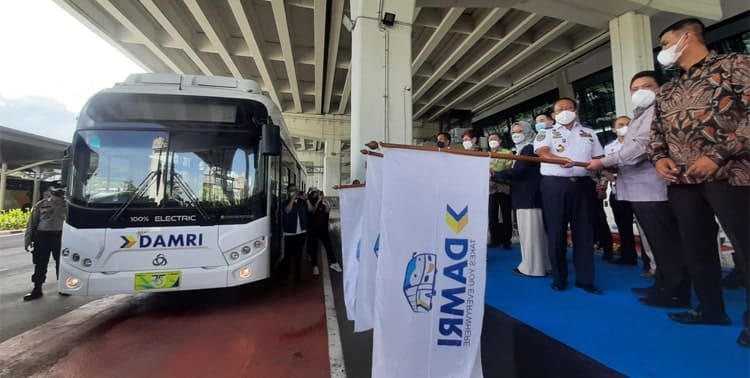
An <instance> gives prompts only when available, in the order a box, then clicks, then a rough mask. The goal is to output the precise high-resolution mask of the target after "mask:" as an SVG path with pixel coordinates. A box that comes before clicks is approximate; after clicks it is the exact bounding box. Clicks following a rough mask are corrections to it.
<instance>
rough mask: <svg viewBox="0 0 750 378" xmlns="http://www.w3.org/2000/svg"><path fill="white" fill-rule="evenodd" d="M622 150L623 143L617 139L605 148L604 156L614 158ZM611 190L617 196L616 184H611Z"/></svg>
mask: <svg viewBox="0 0 750 378" xmlns="http://www.w3.org/2000/svg"><path fill="white" fill-rule="evenodd" d="M620 150H622V142H620V140H619V139H615V140H614V141H612V142H610V143H609V144H607V145H606V146H604V155H605V156H612V155H615V154H617V153H618V152H620ZM615 176H617V174H615ZM610 188H612V193H615V194H617V185H616V184H615V183H614V182H611V183H610Z"/></svg>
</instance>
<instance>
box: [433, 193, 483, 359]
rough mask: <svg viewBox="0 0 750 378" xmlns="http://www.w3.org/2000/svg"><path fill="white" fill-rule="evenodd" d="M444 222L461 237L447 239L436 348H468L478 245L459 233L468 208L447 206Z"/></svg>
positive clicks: (445, 239)
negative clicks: (439, 346) (456, 209)
mask: <svg viewBox="0 0 750 378" xmlns="http://www.w3.org/2000/svg"><path fill="white" fill-rule="evenodd" d="M445 223H446V224H447V225H448V228H449V230H446V231H449V232H450V231H453V233H455V234H456V235H457V236H459V237H455V238H454V237H447V235H446V236H445V237H444V253H445V256H446V257H447V260H448V263H449V264H450V265H447V266H446V267H445V268H443V270H442V272H441V273H442V274H441V276H442V277H444V278H445V279H446V280H445V281H444V282H443V283H442V285H440V287H441V290H440V297H442V298H441V299H443V301H442V302H444V303H443V304H442V305H441V306H440V318H439V320H438V331H439V334H440V336H438V337H439V338H438V339H437V345H441V346H451V347H460V346H462V345H463V346H467V347H468V346H469V345H470V343H471V333H472V325H471V319H472V307H473V304H474V285H475V282H474V275H475V268H474V267H475V266H476V248H475V247H476V242H475V241H474V240H469V239H467V238H465V237H463V238H462V237H460V234H461V232H462V231H463V230H464V229H465V228H466V226H467V225H468V224H469V207H468V206H465V207H464V208H463V209H462V210H461V211H460V212H456V211H455V210H454V209H453V208H452V207H451V206H450V205H446V214H445ZM467 270H468V272H467ZM467 273H468V274H467ZM467 276H468V280H467ZM441 279H442V278H441Z"/></svg>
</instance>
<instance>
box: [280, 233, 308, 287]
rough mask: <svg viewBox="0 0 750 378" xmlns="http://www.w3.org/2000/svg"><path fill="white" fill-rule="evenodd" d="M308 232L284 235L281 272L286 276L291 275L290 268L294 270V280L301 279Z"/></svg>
mask: <svg viewBox="0 0 750 378" xmlns="http://www.w3.org/2000/svg"><path fill="white" fill-rule="evenodd" d="M306 237H307V235H306V234H297V235H284V259H283V260H282V261H281V265H282V266H281V272H283V274H284V278H285V279H286V278H288V277H289V269H290V265H291V268H292V269H293V270H294V273H293V274H294V281H295V282H299V281H300V280H301V272H300V270H301V264H302V247H304V245H305V238H306Z"/></svg>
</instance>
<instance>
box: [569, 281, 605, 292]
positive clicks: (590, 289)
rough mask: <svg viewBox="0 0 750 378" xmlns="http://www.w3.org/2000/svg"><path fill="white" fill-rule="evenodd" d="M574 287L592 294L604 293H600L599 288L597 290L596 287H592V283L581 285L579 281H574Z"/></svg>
mask: <svg viewBox="0 0 750 378" xmlns="http://www.w3.org/2000/svg"><path fill="white" fill-rule="evenodd" d="M576 287H577V288H580V289H583V291H585V292H587V293H591V294H594V295H602V294H604V293H602V291H601V290H599V289H597V288H596V287H594V285H581V284H579V283H576Z"/></svg>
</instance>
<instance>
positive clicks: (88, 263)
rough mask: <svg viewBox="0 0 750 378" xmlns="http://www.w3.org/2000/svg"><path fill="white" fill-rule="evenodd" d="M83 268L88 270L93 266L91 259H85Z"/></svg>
mask: <svg viewBox="0 0 750 378" xmlns="http://www.w3.org/2000/svg"><path fill="white" fill-rule="evenodd" d="M83 266H85V267H87V268H88V267H90V266H91V259H89V258H86V259H83Z"/></svg>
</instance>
